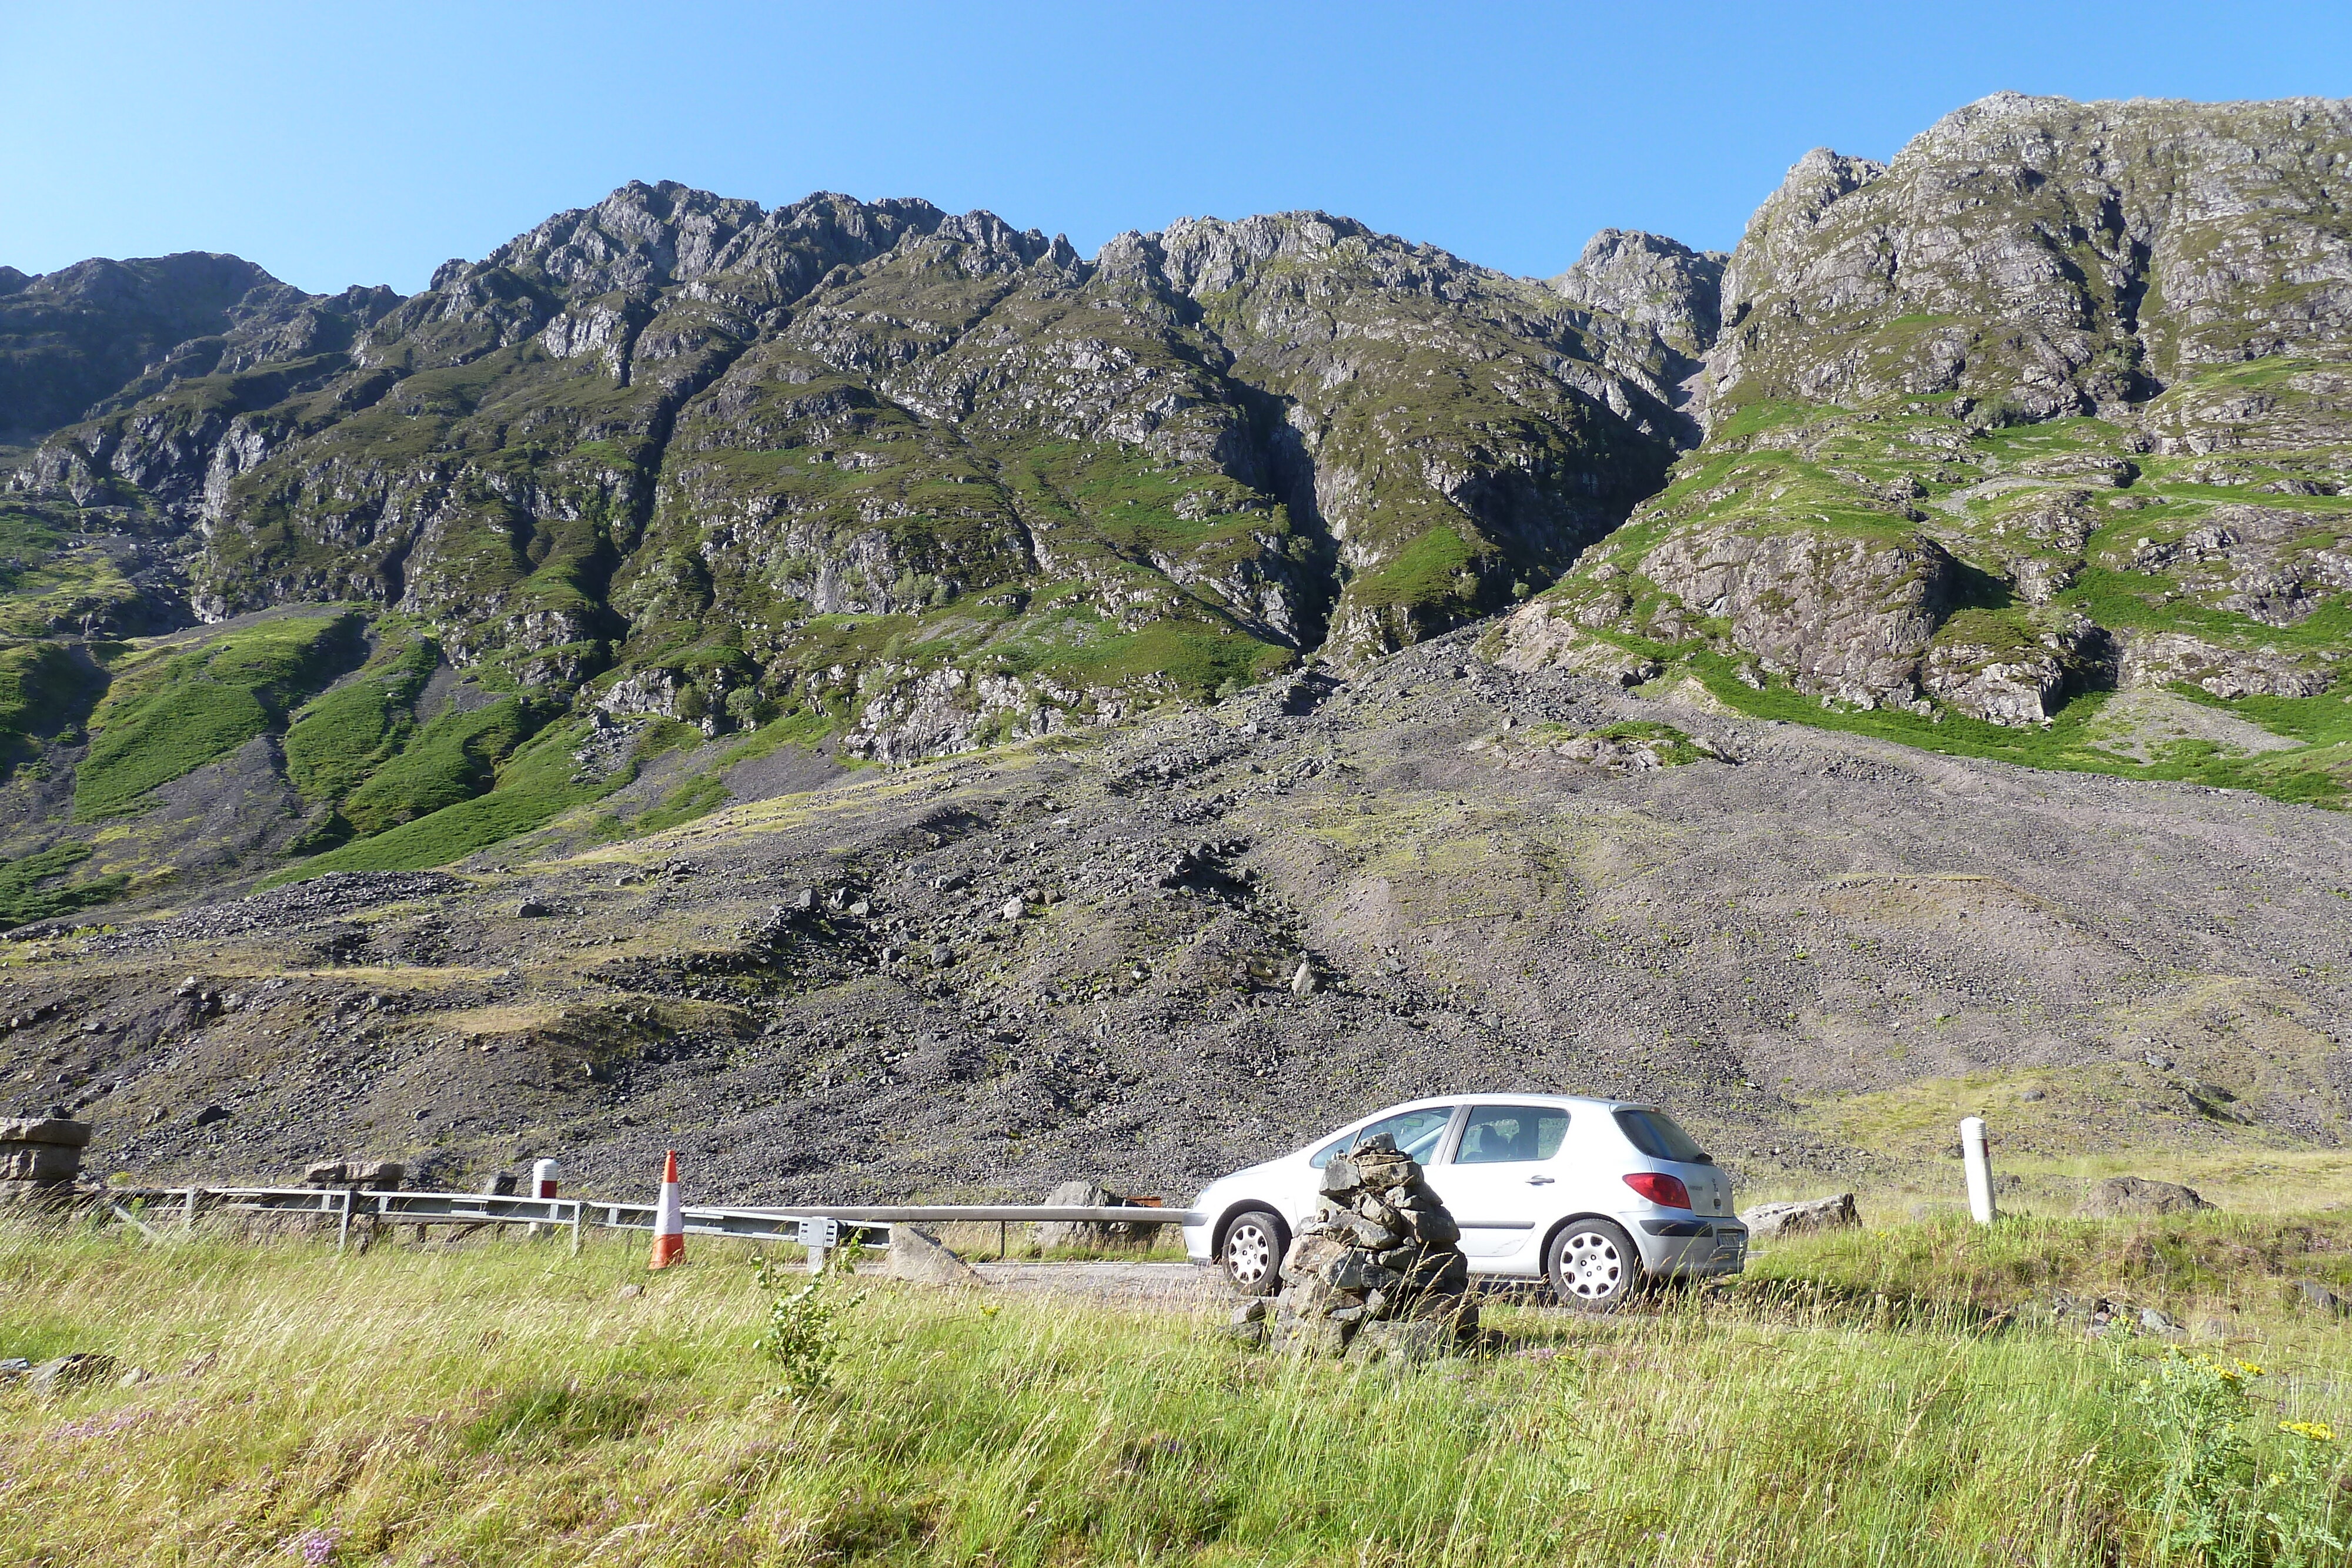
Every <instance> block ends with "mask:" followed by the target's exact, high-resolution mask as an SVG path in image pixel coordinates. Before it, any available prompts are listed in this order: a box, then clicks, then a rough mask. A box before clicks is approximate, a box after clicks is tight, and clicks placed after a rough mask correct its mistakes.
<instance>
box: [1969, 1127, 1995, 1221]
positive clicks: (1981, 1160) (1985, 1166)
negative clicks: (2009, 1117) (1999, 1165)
mask: <svg viewBox="0 0 2352 1568" xmlns="http://www.w3.org/2000/svg"><path fill="white" fill-rule="evenodd" d="M1960 1158H1961V1159H1962V1160H1963V1161H1964V1162H1966V1164H1967V1165H1968V1167H1969V1218H1972V1219H1974V1220H1975V1221H1976V1222H1977V1223H1978V1224H1979V1225H1990V1224H1991V1223H1992V1222H1993V1219H1994V1218H1995V1216H1994V1213H1993V1207H1992V1160H1991V1158H1990V1156H1988V1155H1986V1154H1985V1124H1984V1118H1983V1117H1982V1116H1969V1117H1964V1118H1963V1119H1962V1120H1961V1122H1960Z"/></svg>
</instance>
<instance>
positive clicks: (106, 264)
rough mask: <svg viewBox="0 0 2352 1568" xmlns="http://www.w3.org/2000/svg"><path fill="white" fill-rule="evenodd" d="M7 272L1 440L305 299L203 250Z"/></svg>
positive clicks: (28, 433) (63, 416) (1, 318)
mask: <svg viewBox="0 0 2352 1568" xmlns="http://www.w3.org/2000/svg"><path fill="white" fill-rule="evenodd" d="M8 271H9V276H10V277H12V278H13V279H15V282H14V284H13V285H12V286H10V287H0V444H5V443H6V442H7V441H9V440H10V439H12V438H13V439H15V440H18V441H26V442H28V443H29V442H32V441H37V440H39V439H40V437H41V436H43V435H45V434H47V433H48V432H50V431H52V430H55V429H57V428H58V427H59V426H61V425H65V424H68V423H72V422H73V421H75V420H77V419H79V418H81V417H82V415H83V414H84V413H86V412H87V411H89V409H90V408H91V407H93V406H94V405H96V404H97V403H98V402H100V401H101V400H103V399H105V398H106V397H107V396H109V394H110V393H113V392H117V391H118V390H120V389H121V387H122V386H123V385H124V383H125V382H129V381H131V379H132V378H133V377H135V376H137V375H138V374H139V373H140V372H141V371H142V370H143V369H145V368H146V367H148V366H150V365H152V364H154V363H156V362H157V361H161V360H163V358H164V357H165V356H166V355H168V354H170V353H171V352H172V351H173V350H174V349H176V348H178V347H179V346H180V345H181V344H183V343H185V342H187V341H189V340H192V339H204V338H215V337H218V336H219V335H221V334H224V333H226V332H228V331H230V330H231V329H234V328H235V327H236V326H237V325H238V323H239V321H240V320H241V319H249V318H252V317H255V316H268V315H269V314H270V313H272V312H283V311H285V310H287V309H288V308H289V307H291V306H296V305H297V304H298V302H301V301H306V300H308V299H309V298H310V297H309V296H308V295H305V294H303V293H302V292H301V291H300V290H299V289H294V288H289V287H287V286H286V285H285V284H282V283H280V282H278V279H276V278H275V277H271V276H270V275H269V274H268V273H267V272H265V271H263V270H262V269H261V268H260V267H256V266H255V265H254V264H253V263H251V262H249V261H246V260H243V259H241V258H239V257H237V256H220V255H215V254H213V253H211V252H207V251H186V252H183V253H181V254H179V255H176V256H150V257H142V258H138V259H133V260H130V261H112V260H108V259H106V258H104V257H94V258H92V259H90V260H89V261H82V262H77V263H75V264H74V265H73V266H71V267H60V268H58V270H57V271H55V272H50V273H44V274H41V275H39V276H37V277H28V276H26V274H24V273H21V272H17V271H16V270H15V269H14V268H10V269H8ZM210 368H211V367H210V365H209V364H207V365H206V366H205V369H206V370H209V369H210ZM196 373H199V374H201V373H203V372H202V371H198V372H196Z"/></svg>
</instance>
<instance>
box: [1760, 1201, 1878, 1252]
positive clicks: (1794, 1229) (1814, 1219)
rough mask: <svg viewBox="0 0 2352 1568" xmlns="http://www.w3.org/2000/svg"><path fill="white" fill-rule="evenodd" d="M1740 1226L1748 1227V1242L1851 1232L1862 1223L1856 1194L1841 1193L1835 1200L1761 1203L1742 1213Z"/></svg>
mask: <svg viewBox="0 0 2352 1568" xmlns="http://www.w3.org/2000/svg"><path fill="white" fill-rule="evenodd" d="M1739 1222H1740V1223H1741V1224H1742V1225H1745V1226H1746V1227H1748V1240H1750V1241H1772V1240H1777V1239H1780V1238H1782V1237H1788V1236H1807V1235H1811V1233H1813V1232H1814V1231H1817V1230H1846V1229H1851V1228H1854V1227H1856V1226H1859V1225H1860V1224H1861V1223H1862V1214H1861V1211H1860V1210H1858V1209H1856V1208H1855V1207H1854V1206H1853V1194H1852V1193H1850V1192H1842V1193H1839V1194H1838V1195H1837V1196H1836V1197H1807V1198H1800V1199H1798V1200H1797V1201H1795V1202H1793V1203H1759V1204H1758V1205H1757V1206H1756V1207H1753V1208H1745V1209H1742V1210H1740V1212H1739Z"/></svg>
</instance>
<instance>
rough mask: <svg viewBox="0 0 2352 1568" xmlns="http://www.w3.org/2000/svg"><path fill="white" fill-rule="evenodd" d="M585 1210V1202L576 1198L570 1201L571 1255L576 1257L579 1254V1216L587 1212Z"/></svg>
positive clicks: (586, 1208)
mask: <svg viewBox="0 0 2352 1568" xmlns="http://www.w3.org/2000/svg"><path fill="white" fill-rule="evenodd" d="M587 1212H588V1206H587V1205H586V1204H584V1203H581V1202H579V1201H578V1200H576V1199H575V1200H574V1201H573V1202H572V1256H573V1257H574V1258H577V1257H579V1256H580V1217H581V1216H582V1215H583V1214H585V1213H587Z"/></svg>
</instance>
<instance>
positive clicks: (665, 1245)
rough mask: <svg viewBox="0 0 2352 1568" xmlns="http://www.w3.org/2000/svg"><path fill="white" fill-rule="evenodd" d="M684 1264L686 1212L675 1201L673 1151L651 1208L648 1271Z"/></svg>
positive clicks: (675, 1176) (665, 1162)
mask: <svg viewBox="0 0 2352 1568" xmlns="http://www.w3.org/2000/svg"><path fill="white" fill-rule="evenodd" d="M685 1261H686V1210H685V1207H683V1206H682V1205H681V1204H680V1203H679V1202H678V1200H677V1150H676V1149H672V1150H670V1151H669V1157H668V1158H667V1160H665V1161H664V1162H663V1163H662V1188H661V1201H660V1202H659V1203H657V1204H656V1205H655V1206H654V1255H653V1257H652V1258H651V1259H650V1260H647V1262H646V1268H648V1269H667V1268H668V1267H669V1266H670V1265H671V1264H673V1263H683V1262H685Z"/></svg>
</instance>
